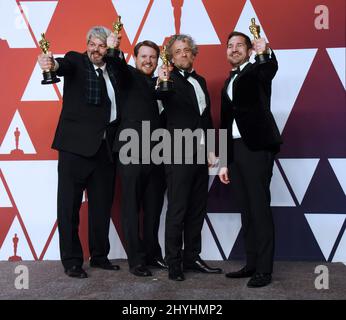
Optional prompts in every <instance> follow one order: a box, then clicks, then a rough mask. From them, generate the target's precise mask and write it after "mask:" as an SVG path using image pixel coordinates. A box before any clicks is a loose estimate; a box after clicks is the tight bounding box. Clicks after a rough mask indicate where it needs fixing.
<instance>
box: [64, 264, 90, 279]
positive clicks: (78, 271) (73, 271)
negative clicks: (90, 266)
mask: <svg viewBox="0 0 346 320" xmlns="http://www.w3.org/2000/svg"><path fill="white" fill-rule="evenodd" d="M65 273H66V274H67V275H68V276H69V277H72V278H79V279H85V278H88V275H87V273H86V272H85V271H84V270H83V268H82V267H80V266H72V267H71V268H66V269H65Z"/></svg>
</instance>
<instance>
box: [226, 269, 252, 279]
mask: <svg viewBox="0 0 346 320" xmlns="http://www.w3.org/2000/svg"><path fill="white" fill-rule="evenodd" d="M254 273H255V270H253V269H252V270H249V269H247V267H243V268H242V269H240V270H239V271H234V272H229V273H226V277H227V278H250V277H252V276H253V274H254Z"/></svg>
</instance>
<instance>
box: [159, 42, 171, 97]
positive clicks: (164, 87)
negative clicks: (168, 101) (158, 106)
mask: <svg viewBox="0 0 346 320" xmlns="http://www.w3.org/2000/svg"><path fill="white" fill-rule="evenodd" d="M160 58H161V60H162V65H164V66H166V70H168V69H169V66H170V62H169V59H168V52H167V47H166V46H163V48H162V51H161V52H160ZM172 89H173V81H172V80H170V79H163V80H162V81H161V82H160V84H159V91H171V90H172Z"/></svg>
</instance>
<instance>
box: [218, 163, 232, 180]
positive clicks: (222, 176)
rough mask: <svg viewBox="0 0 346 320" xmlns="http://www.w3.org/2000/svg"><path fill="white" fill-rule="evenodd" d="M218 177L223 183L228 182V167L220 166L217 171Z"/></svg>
mask: <svg viewBox="0 0 346 320" xmlns="http://www.w3.org/2000/svg"><path fill="white" fill-rule="evenodd" d="M219 178H220V181H221V182H222V183H224V184H229V182H230V181H229V178H228V168H227V167H222V168H221V169H220V171H219Z"/></svg>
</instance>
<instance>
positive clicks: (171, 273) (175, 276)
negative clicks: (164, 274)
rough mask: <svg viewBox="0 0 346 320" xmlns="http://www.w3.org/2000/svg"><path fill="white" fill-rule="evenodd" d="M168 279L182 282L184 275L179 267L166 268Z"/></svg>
mask: <svg viewBox="0 0 346 320" xmlns="http://www.w3.org/2000/svg"><path fill="white" fill-rule="evenodd" d="M168 279H170V280H174V281H184V280H185V277H184V273H183V270H182V268H181V266H180V265H172V266H168Z"/></svg>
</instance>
